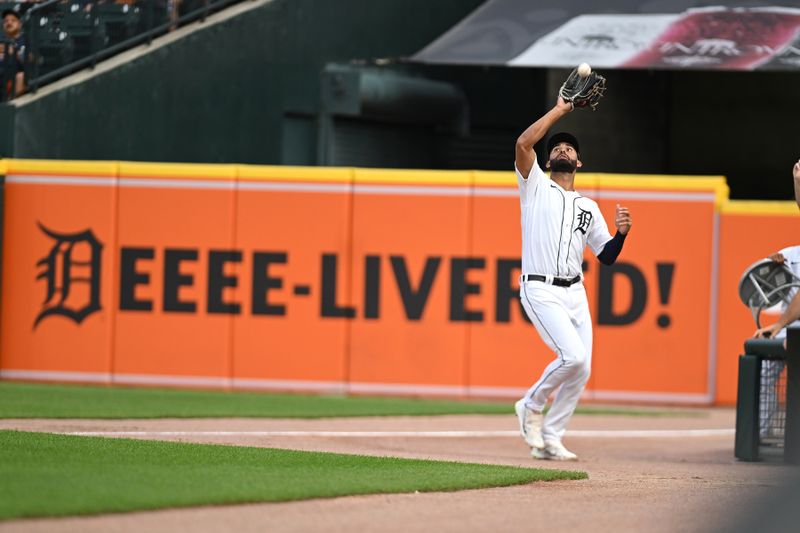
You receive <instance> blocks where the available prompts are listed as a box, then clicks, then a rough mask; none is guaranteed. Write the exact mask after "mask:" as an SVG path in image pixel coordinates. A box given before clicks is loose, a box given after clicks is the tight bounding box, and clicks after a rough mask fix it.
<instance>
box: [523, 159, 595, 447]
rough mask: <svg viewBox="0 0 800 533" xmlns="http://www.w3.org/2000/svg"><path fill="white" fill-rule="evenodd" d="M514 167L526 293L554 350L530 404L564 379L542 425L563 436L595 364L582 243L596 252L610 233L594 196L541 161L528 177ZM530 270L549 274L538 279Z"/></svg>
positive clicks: (539, 405) (539, 402)
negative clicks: (572, 187)
mask: <svg viewBox="0 0 800 533" xmlns="http://www.w3.org/2000/svg"><path fill="white" fill-rule="evenodd" d="M515 170H516V173H517V182H518V184H519V191H520V208H521V211H522V276H520V299H521V300H522V305H523V307H524V308H525V312H526V313H527V315H528V318H529V319H530V320H531V322H532V323H533V325H534V326H536V330H537V331H538V332H539V335H540V336H541V337H542V340H543V341H544V342H545V344H547V346H549V347H550V349H551V350H553V351H554V352H555V355H556V359H555V360H554V361H553V362H551V363H550V364H549V365H548V366H547V368H545V370H544V372H543V373H542V376H541V378H539V381H537V382H536V383H535V384H534V385H533V386H532V387H531V388H530V389H529V390H528V392H527V393H526V394H525V398H524V399H525V405H526V406H527V407H529V408H531V409H534V410H535V411H541V410H542V409H543V408H544V406H545V405H546V403H547V399H548V398H549V396H550V395H551V394H552V393H553V392H554V391H555V390H556V389H557V388H558V387H559V386H560V387H561V388H560V390H559V391H558V394H557V395H556V398H555V400H554V401H553V405H552V406H551V408H550V411H549V412H548V413H547V416H546V417H545V419H544V423H543V425H542V438H543V439H544V440H545V441H554V440H555V441H559V442H560V441H561V437H562V436H563V435H564V432H565V431H566V427H567V424H568V423H569V420H570V418H571V417H572V413H573V412H574V411H575V407H576V406H577V405H578V399H579V398H580V396H581V393H582V392H583V388H584V387H585V386H586V382H587V381H588V380H589V374H590V372H591V363H592V321H591V317H590V315H589V303H588V301H587V299H586V290H585V289H584V287H583V282H582V280H583V276H582V264H583V251H584V249H585V247H586V245H587V244H588V245H589V247H590V248H591V250H592V252H593V253H594V254H595V255H598V254H599V253H600V252H601V251H602V250H603V247H604V246H605V244H606V243H607V242H608V241H610V240H611V234H610V233H609V231H608V226H607V225H606V222H605V220H604V219H603V215H602V214H601V213H600V209H599V208H598V206H597V203H596V202H594V201H593V200H590V199H589V198H586V197H584V196H581V195H580V193H578V192H576V191H567V190H564V189H563V188H561V187H560V186H559V185H558V184H557V183H556V182H554V181H552V180H551V179H550V178H549V177H548V176H547V175H546V174H545V173H544V172H543V171H542V169H541V168H539V165H538V163H537V162H534V164H533V167H532V168H531V171H530V173H529V175H528V176H527V178H526V177H525V176H523V175H522V174H521V173H520V171H519V170H518V169H516V167H515ZM531 276H537V277H538V276H543V277H544V278H545V280H544V281H532V280H529V278H530V277H531ZM576 277H577V280H575V278H576ZM554 280H556V282H559V280H562V281H563V280H575V281H576V282H575V283H573V284H572V285H570V286H568V287H565V286H556V285H553V281H554Z"/></svg>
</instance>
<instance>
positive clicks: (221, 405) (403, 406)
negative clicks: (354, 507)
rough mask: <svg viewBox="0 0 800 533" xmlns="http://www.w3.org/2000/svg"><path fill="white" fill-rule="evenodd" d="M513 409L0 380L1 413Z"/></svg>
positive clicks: (278, 414)
mask: <svg viewBox="0 0 800 533" xmlns="http://www.w3.org/2000/svg"><path fill="white" fill-rule="evenodd" d="M513 412H514V406H513V402H511V401H506V402H479V401H454V400H427V399H418V398H385V397H383V398H376V397H361V396H350V397H345V396H320V395H301V394H272V393H270V394H268V393H257V392H239V391H236V392H225V391H206V390H185V389H158V388H128V387H112V386H107V387H104V386H82V385H56V384H41V383H23V382H9V381H0V418H107V419H116V418H228V417H237V418H331V417H356V416H436V415H457V414H497V415H500V414H502V415H508V414H511V413H513ZM577 412H578V413H581V414H596V415H625V416H693V415H695V416H696V415H697V413H687V412H686V411H683V412H680V413H679V412H675V411H669V410H654V409H633V408H626V407H623V408H608V407H599V406H598V407H593V406H590V407H583V408H579V410H578V411H577Z"/></svg>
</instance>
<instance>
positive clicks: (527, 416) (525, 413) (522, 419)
mask: <svg viewBox="0 0 800 533" xmlns="http://www.w3.org/2000/svg"><path fill="white" fill-rule="evenodd" d="M514 410H515V411H516V412H517V418H518V419H519V432H520V433H521V434H522V438H523V439H525V442H527V443H528V446H530V447H531V448H534V449H536V448H539V449H542V448H544V440H542V421H543V420H544V415H542V413H537V412H536V411H534V410H533V409H531V408H530V407H526V406H525V399H524V398H523V399H522V400H520V401H518V402H517V403H515V404H514Z"/></svg>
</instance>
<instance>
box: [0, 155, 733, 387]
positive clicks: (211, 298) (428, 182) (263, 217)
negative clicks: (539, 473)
mask: <svg viewBox="0 0 800 533" xmlns="http://www.w3.org/2000/svg"><path fill="white" fill-rule="evenodd" d="M5 166H6V190H5V193H6V205H5V219H4V243H3V246H4V248H3V293H2V306H3V307H2V322H1V323H0V377H2V378H12V379H47V380H62V381H69V380H72V381H84V382H104V383H127V384H145V385H146V384H163V385H175V386H203V387H218V388H260V389H271V390H280V389H283V390H307V391H328V392H352V393H362V394H372V393H375V394H418V395H447V396H462V397H463V396H473V397H514V396H518V395H520V394H521V393H522V391H524V390H525V389H526V388H527V387H528V386H530V384H531V383H532V382H533V381H535V379H536V378H537V377H538V374H539V373H540V372H541V369H542V368H543V367H544V365H546V364H547V363H548V362H549V361H550V360H551V358H552V357H553V356H552V354H551V353H550V352H549V350H548V349H547V348H546V347H545V345H544V343H543V342H542V341H541V340H540V339H539V338H538V335H537V334H536V332H535V330H534V328H533V327H532V326H531V325H530V324H529V323H528V322H527V320H526V319H525V317H524V313H523V312H522V310H521V307H520V304H519V297H518V291H519V286H518V281H517V279H518V277H519V275H520V271H519V270H520V266H519V263H520V255H519V254H520V227H519V224H520V218H519V217H520V214H519V199H518V195H517V188H516V182H515V178H514V175H513V173H511V172H469V171H459V172H455V171H453V172H449V171H410V170H367V169H349V168H304V167H260V166H245V165H165V164H153V163H114V162H111V163H81V162H60V161H50V162H45V161H25V160H8V161H5ZM576 185H577V188H578V189H579V190H580V191H581V192H583V193H584V194H585V195H587V196H589V197H592V198H594V199H595V200H596V201H597V202H598V205H599V206H600V208H601V210H602V212H603V214H604V215H605V217H606V220H607V221H608V222H609V224H610V225H611V226H612V230H613V212H614V207H615V205H616V204H617V203H620V204H624V205H627V206H628V207H629V208H630V210H631V212H632V214H633V217H634V227H633V230H632V232H631V235H630V237H629V238H628V240H627V242H626V244H625V249H624V250H623V253H622V255H621V256H620V258H619V260H618V262H617V263H616V264H614V265H612V266H608V267H607V266H602V265H600V263H599V262H597V260H596V259H595V258H594V257H592V256H591V254H588V255H587V256H586V258H585V259H586V262H585V285H586V288H587V294H588V296H589V302H590V307H591V312H592V316H593V320H594V335H595V342H594V345H595V348H594V356H593V374H592V378H591V380H590V382H589V386H588V388H587V393H586V394H587V397H589V398H595V399H598V400H629V401H648V402H669V403H679V402H683V403H711V402H713V401H715V400H716V396H715V395H716V388H717V387H718V386H719V379H718V378H719V374H718V372H717V364H718V360H719V357H718V356H717V346H718V345H719V344H720V341H719V338H720V336H722V335H729V333H728V332H727V331H725V330H724V328H722V327H721V326H720V324H719V315H720V313H721V310H720V309H719V302H720V301H723V299H722V298H723V294H722V292H720V291H721V290H722V289H723V287H722V285H721V283H727V282H726V281H725V279H726V278H724V277H723V276H728V275H729V274H728V271H727V270H725V266H724V265H725V264H726V257H725V256H726V255H728V254H733V253H734V252H731V251H729V250H728V242H729V240H727V239H728V238H729V237H728V236H727V235H726V234H725V232H726V231H727V230H726V228H727V227H728V222H727V219H724V218H723V219H722V220H723V222H721V218H720V209H719V207H720V205H722V203H723V202H724V201H725V200H726V198H727V187H726V186H725V183H724V179H722V178H692V177H669V178H667V177H656V176H615V175H602V174H587V175H584V176H580V179H579V182H578V183H577V184H576ZM675 213H680V216H675ZM736 231H738V230H736ZM733 238H734V239H735V237H733ZM724 290H725V291H727V288H724ZM725 298H727V295H726V296H725ZM745 311H746V310H745ZM726 350H729V347H727V345H726ZM726 379H727V378H726ZM725 390H727V389H725ZM726 394H727V393H726ZM726 398H727V396H726Z"/></svg>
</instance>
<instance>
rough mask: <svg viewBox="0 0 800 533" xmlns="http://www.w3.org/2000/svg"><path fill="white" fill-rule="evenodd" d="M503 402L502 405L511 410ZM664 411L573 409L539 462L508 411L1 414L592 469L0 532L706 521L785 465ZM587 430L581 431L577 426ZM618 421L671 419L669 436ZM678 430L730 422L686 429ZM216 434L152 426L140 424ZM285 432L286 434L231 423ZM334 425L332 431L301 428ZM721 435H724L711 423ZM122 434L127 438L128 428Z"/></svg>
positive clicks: (712, 419)
mask: <svg viewBox="0 0 800 533" xmlns="http://www.w3.org/2000/svg"><path fill="white" fill-rule="evenodd" d="M509 409H510V408H509ZM681 412H682V413H684V414H683V415H681V414H673V415H670V416H656V417H645V416H599V415H576V416H575V417H574V418H573V420H572V423H571V424H570V430H571V431H577V432H579V433H577V434H573V435H572V436H570V434H569V433H568V435H567V436H566V437H565V439H564V442H565V444H566V445H567V446H568V447H569V448H570V449H571V450H573V451H574V452H575V453H577V454H578V455H579V456H580V460H579V461H578V462H575V463H554V462H548V461H535V460H533V459H531V458H530V457H529V455H528V452H527V447H526V445H525V444H524V443H523V441H522V439H521V438H520V437H518V436H511V435H510V434H508V432H511V431H514V430H515V429H516V428H517V421H516V417H515V416H514V415H513V414H509V416H507V417H506V416H471V415H470V416H464V415H460V416H436V417H391V418H384V417H370V418H339V419H321V420H296V419H282V420H276V419H189V420H187V419H158V420H42V419H29V420H0V429H21V430H26V431H49V432H94V431H96V432H109V431H111V432H114V431H125V432H130V431H135V432H145V434H142V435H139V436H136V437H135V438H150V439H156V438H157V439H164V440H177V441H184V442H205V443H218V444H236V445H243V446H262V447H277V448H291V449H298V450H311V451H331V452H339V453H352V454H364V455H389V456H397V457H409V458H421V459H439V460H451V461H465V462H477V463H492V464H505V465H518V466H536V467H541V468H559V469H574V470H584V471H586V472H588V473H589V479H588V480H583V481H557V482H548V483H533V484H529V485H523V486H516V487H505V488H494V489H484V490H468V491H460V492H451V493H425V494H390V495H372V496H352V497H344V498H335V499H329V500H310V501H301V502H292V503H269V504H249V505H236V506H220V507H202V508H187V509H167V510H161V511H150V512H138V513H129V514H118V515H102V516H94V517H84V518H61V519H33V520H15V521H8V522H2V523H0V532H11V531H14V532H39V531H41V532H44V531H47V532H66V531H86V532H95V531H97V532H100V531H104V532H105V531H114V532H134V531H136V532H138V531H151V532H161V531H163V532H169V533H174V532H176V531H193V532H212V531H213V532H222V533H226V532H233V531H236V532H240V531H286V532H294V531H298V532H299V531H325V532H342V533H345V532H347V533H352V532H354V531H381V532H401V531H402V532H407V531H412V532H413V531H420V532H421V531H437V532H438V531H445V532H449V531H453V532H455V531H458V532H464V531H495V532H500V531H547V532H548V533H552V532H558V531H582V532H595V531H596V532H615V533H617V532H621V531H648V532H661V531H663V532H667V531H669V532H673V531H698V532H701V531H703V532H705V531H715V530H717V529H719V530H723V529H726V525H730V524H733V523H735V522H736V520H737V516H739V514H740V513H743V512H744V513H746V510H747V505H748V504H749V502H751V501H752V500H753V499H754V498H757V497H759V496H761V495H763V494H765V493H766V491H767V490H769V489H770V488H774V487H778V486H780V485H781V483H782V482H783V481H785V480H786V479H788V478H789V476H790V475H791V474H792V472H793V470H794V469H791V468H788V467H786V466H785V465H783V464H781V463H775V462H764V463H744V462H740V461H737V460H736V459H735V458H734V456H733V441H734V436H733V433H732V429H733V427H734V425H735V413H734V411H733V409H697V410H687V409H681ZM588 430H595V431H597V432H593V433H592V434H591V435H586V434H585V433H584V434H583V435H581V434H580V432H586V431H588ZM622 430H639V431H641V430H644V431H645V432H648V431H655V430H674V433H671V434H670V435H672V436H666V435H664V434H654V433H646V434H645V435H642V436H620V435H618V434H615V433H614V432H615V431H622ZM686 430H728V431H722V432H719V431H717V432H716V433H715V432H714V431H712V432H708V433H707V434H702V435H699V436H698V435H697V434H694V435H693V434H691V433H690V432H687V431H686ZM197 431H202V432H226V434H225V435H211V434H204V435H186V434H184V435H164V434H163V433H162V434H159V435H152V434H147V433H146V432H197ZM253 431H259V432H269V431H283V432H286V431H291V432H293V435H291V436H263V435H261V436H259V435H247V434H237V432H253ZM328 431H336V432H343V433H348V434H347V435H341V434H340V435H339V436H320V435H319V433H317V434H316V435H304V433H305V432H328ZM444 431H467V432H484V431H485V432H489V433H496V432H504V433H501V434H500V435H496V434H495V435H488V436H475V435H474V434H473V435H470V436H464V437H442V436H430V435H428V436H414V435H404V436H400V437H398V436H374V435H373V436H363V435H357V433H358V432H444ZM720 433H721V434H720ZM125 436H126V437H130V435H125Z"/></svg>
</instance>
